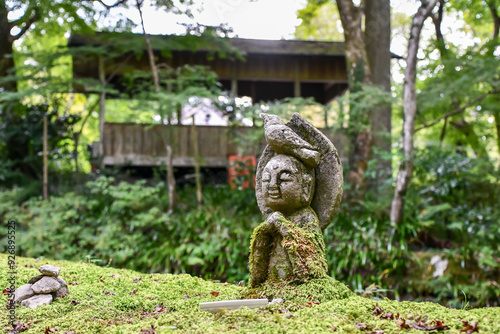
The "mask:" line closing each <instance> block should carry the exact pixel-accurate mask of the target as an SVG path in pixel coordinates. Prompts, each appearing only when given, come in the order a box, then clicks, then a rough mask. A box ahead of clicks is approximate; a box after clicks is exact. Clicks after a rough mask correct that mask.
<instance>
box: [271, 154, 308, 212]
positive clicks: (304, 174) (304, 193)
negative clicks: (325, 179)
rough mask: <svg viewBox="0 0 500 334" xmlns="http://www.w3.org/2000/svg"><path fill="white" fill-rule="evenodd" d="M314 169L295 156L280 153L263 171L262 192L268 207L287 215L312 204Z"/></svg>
mask: <svg viewBox="0 0 500 334" xmlns="http://www.w3.org/2000/svg"><path fill="white" fill-rule="evenodd" d="M314 181H315V180H314V170H312V169H308V168H307V167H306V166H305V165H304V164H303V163H302V162H301V161H300V160H298V159H297V158H295V157H292V156H288V155H283V154H279V155H276V156H275V157H273V158H272V159H271V160H269V162H268V163H267V164H266V166H265V167H264V170H263V172H262V193H263V198H264V201H265V203H266V205H267V206H268V207H270V208H271V209H272V210H273V211H280V212H282V213H283V214H285V215H288V214H291V213H293V212H294V211H296V210H297V209H300V208H302V207H306V206H308V205H310V204H311V201H312V197H313V193H314V183H315V182H314Z"/></svg>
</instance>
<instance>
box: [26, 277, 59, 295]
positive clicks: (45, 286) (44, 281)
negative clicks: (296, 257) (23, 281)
mask: <svg viewBox="0 0 500 334" xmlns="http://www.w3.org/2000/svg"><path fill="white" fill-rule="evenodd" d="M60 287H61V283H59V282H58V281H57V278H54V277H50V276H44V277H42V278H41V279H40V280H39V281H38V282H36V283H35V284H33V285H32V286H31V288H32V289H33V291H34V292H35V293H36V294H40V293H50V292H54V291H57V290H59V288H60Z"/></svg>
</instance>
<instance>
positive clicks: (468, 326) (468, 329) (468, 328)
mask: <svg viewBox="0 0 500 334" xmlns="http://www.w3.org/2000/svg"><path fill="white" fill-rule="evenodd" d="M462 325H463V326H464V327H465V328H464V329H461V330H460V332H465V333H466V334H472V333H473V332H479V326H478V325H477V321H473V322H471V323H469V322H468V321H467V320H462Z"/></svg>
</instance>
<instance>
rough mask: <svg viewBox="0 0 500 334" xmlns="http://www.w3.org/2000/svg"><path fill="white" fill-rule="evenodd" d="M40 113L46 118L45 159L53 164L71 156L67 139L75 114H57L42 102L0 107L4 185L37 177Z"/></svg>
mask: <svg viewBox="0 0 500 334" xmlns="http://www.w3.org/2000/svg"><path fill="white" fill-rule="evenodd" d="M44 115H47V122H48V125H47V128H48V129H47V131H48V137H47V138H48V161H49V163H50V164H51V165H52V166H53V167H54V168H57V166H61V165H63V164H67V163H68V161H69V159H70V158H71V150H70V147H69V143H70V141H71V139H72V129H73V127H74V125H75V123H76V122H77V121H78V120H79V116H78V115H69V114H63V115H58V113H57V111H55V110H52V111H49V110H48V107H47V106H46V105H33V106H23V105H17V108H15V109H13V110H0V119H1V120H2V122H1V123H0V164H1V165H2V168H1V169H0V180H2V181H3V182H2V183H3V184H4V185H5V186H12V185H25V184H27V183H29V181H32V180H41V176H42V146H43V117H44ZM26 177H27V178H28V179H25V178H26Z"/></svg>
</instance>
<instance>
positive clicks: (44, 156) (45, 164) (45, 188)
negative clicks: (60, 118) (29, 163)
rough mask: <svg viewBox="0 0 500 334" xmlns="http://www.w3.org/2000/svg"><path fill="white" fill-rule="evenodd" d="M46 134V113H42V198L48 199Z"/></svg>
mask: <svg viewBox="0 0 500 334" xmlns="http://www.w3.org/2000/svg"><path fill="white" fill-rule="evenodd" d="M47 136H48V125H47V114H45V115H43V139H42V140H43V181H42V182H43V190H42V191H43V199H44V200H48V199H49V192H48V183H49V182H48V176H49V172H48V166H47V146H48V145H47V144H48V143H47Z"/></svg>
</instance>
